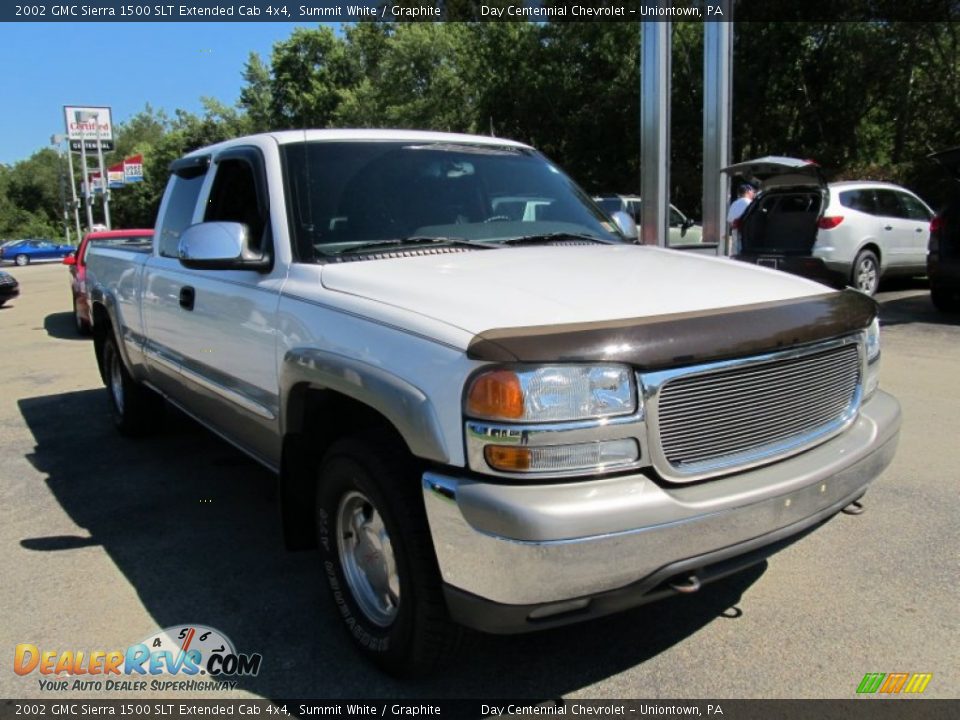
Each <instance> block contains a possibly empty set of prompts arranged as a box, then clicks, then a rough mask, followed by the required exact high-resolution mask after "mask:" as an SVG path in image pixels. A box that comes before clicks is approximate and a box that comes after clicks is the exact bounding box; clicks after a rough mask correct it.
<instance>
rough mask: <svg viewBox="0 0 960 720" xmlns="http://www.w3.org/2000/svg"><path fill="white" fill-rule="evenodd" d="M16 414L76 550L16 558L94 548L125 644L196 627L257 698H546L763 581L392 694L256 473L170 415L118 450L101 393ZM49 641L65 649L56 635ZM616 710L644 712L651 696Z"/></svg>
mask: <svg viewBox="0 0 960 720" xmlns="http://www.w3.org/2000/svg"><path fill="white" fill-rule="evenodd" d="M19 407H20V411H21V413H22V414H23V417H24V418H25V419H26V422H27V424H28V426H29V428H30V430H31V432H32V433H33V436H34V438H35V439H36V447H35V450H34V452H33V453H32V455H30V456H29V458H28V459H29V460H30V461H31V462H32V463H33V465H34V466H35V467H36V468H37V469H38V470H39V471H41V472H43V473H45V474H46V475H47V476H48V478H47V480H46V482H47V484H48V486H49V488H50V491H51V492H52V493H53V495H54V496H55V498H56V499H57V500H58V501H59V503H60V504H61V506H62V507H63V509H64V510H65V511H66V512H67V514H68V515H69V516H70V518H71V519H72V520H73V521H74V522H75V523H77V525H79V526H80V527H82V528H84V529H85V530H86V531H87V533H88V534H89V537H80V536H53V537H46V536H44V533H43V528H42V527H38V528H36V532H35V533H34V536H33V537H28V538H23V539H22V540H21V545H22V546H23V547H25V548H28V549H30V550H34V551H38V552H69V551H71V550H72V549H74V548H78V547H86V546H89V545H100V546H102V547H103V549H104V550H105V551H106V552H107V554H108V555H109V556H110V558H111V560H112V561H113V562H114V563H115V564H116V567H117V568H118V569H119V570H120V571H121V572H122V573H123V574H124V575H125V576H126V578H127V579H128V580H129V582H130V584H131V585H132V587H133V588H134V589H135V590H136V592H137V594H138V596H139V599H140V601H141V602H142V603H143V606H144V608H145V609H146V610H147V611H148V612H149V613H150V615H151V616H152V617H153V619H154V621H155V626H153V627H144V628H130V633H131V637H130V642H131V643H134V642H138V641H139V640H140V639H141V638H142V637H144V636H145V635H147V634H149V633H152V632H154V631H155V630H157V629H159V628H165V627H170V626H174V625H183V624H189V623H199V624H205V625H211V626H213V627H215V628H218V629H220V630H222V631H223V632H224V633H225V634H226V635H227V636H228V637H230V638H231V639H232V640H233V642H234V645H235V646H236V648H237V650H238V651H239V652H242V653H254V652H258V653H261V654H262V655H263V665H262V668H261V671H260V674H259V675H258V676H257V677H255V678H246V679H242V680H240V684H239V687H241V688H243V689H246V690H248V691H250V692H253V693H256V694H258V695H262V696H265V697H272V698H349V697H353V698H375V697H388V698H398V699H401V698H448V697H454V698H456V697H462V698H485V697H491V698H506V697H517V698H535V699H552V698H559V697H561V696H563V695H566V694H568V693H570V692H573V691H576V690H578V689H580V688H583V687H585V686H589V685H591V684H593V683H595V682H598V681H600V680H603V679H605V678H607V677H609V676H611V675H615V674H617V673H619V672H622V671H624V670H626V669H628V668H631V667H634V666H636V665H638V664H641V663H643V662H644V661H645V660H647V659H649V658H651V657H654V656H656V655H657V654H659V653H661V652H663V651H665V650H667V649H668V648H670V647H672V646H674V645H676V644H677V643H681V642H683V641H684V640H686V639H687V638H689V637H690V636H691V635H692V634H694V633H696V632H697V631H698V630H700V629H701V628H702V627H704V626H705V625H707V624H709V623H711V622H714V621H717V622H736V618H738V617H739V616H740V615H741V614H742V613H741V612H740V610H739V608H735V607H734V606H735V605H736V603H737V602H738V601H739V599H740V597H741V594H742V593H743V592H744V591H745V590H746V589H747V588H748V587H749V586H750V585H751V584H752V583H753V582H755V581H756V580H757V578H759V577H760V576H761V575H762V574H763V572H764V571H765V568H766V564H761V565H757V566H755V567H753V568H751V569H750V570H747V571H745V572H742V573H740V574H738V575H734V576H732V577H729V578H727V579H725V580H722V581H719V582H717V583H715V584H713V585H711V586H709V587H707V588H705V589H704V591H702V592H701V593H698V594H696V595H692V596H684V597H678V598H675V599H672V600H667V601H663V602H660V603H655V604H652V605H648V606H644V607H641V608H638V609H636V610H633V611H630V612H627V613H623V614H620V615H616V616H612V617H608V618H603V619H600V620H596V621H593V622H591V623H586V624H581V625H574V626H571V627H568V628H562V629H557V630H550V631H546V632H541V633H533V634H529V635H521V636H508V637H495V636H477V637H476V638H475V642H473V643H472V646H471V647H469V648H468V649H467V650H465V651H464V652H463V653H461V655H460V656H459V657H458V659H457V660H456V661H455V662H453V663H451V665H450V666H449V667H448V668H445V669H444V670H443V672H442V673H439V674H438V675H437V676H436V677H434V678H430V679H427V680H423V681H418V682H413V683H411V682H400V681H396V680H393V679H391V678H389V677H386V676H384V675H383V674H381V673H380V672H379V671H377V670H376V669H374V668H373V667H372V666H370V665H369V664H367V662H366V661H365V660H363V659H362V658H361V657H359V655H358V654H357V653H355V652H354V650H353V647H352V645H351V643H350V641H349V639H348V638H347V636H346V633H345V632H344V631H343V629H342V628H341V627H340V623H339V621H338V620H337V619H336V618H335V616H334V611H333V608H332V603H330V602H329V601H328V599H327V596H326V588H325V587H323V586H321V576H320V572H319V570H318V568H317V567H315V566H316V564H317V556H316V553H314V552H309V553H288V552H286V551H285V550H284V548H283V544H282V535H281V528H280V522H279V511H278V507H277V501H276V499H275V494H274V488H275V480H274V478H273V476H272V475H271V474H270V473H268V472H267V471H265V470H263V469H262V468H261V467H260V466H259V465H257V464H255V463H253V462H252V461H249V460H248V459H247V458H246V457H245V456H244V455H242V454H241V453H239V452H238V451H237V450H235V449H233V448H232V447H230V446H229V445H227V444H226V443H224V442H222V441H220V440H219V439H217V438H216V437H214V436H213V435H212V434H211V433H209V432H208V431H206V430H205V429H203V428H201V427H200V426H198V425H197V424H195V423H193V422H192V421H190V420H188V419H186V418H184V417H183V416H181V415H180V414H178V413H174V412H172V411H168V413H167V419H166V423H165V427H164V429H163V430H162V431H161V432H159V433H158V434H156V435H154V436H151V437H149V438H145V439H141V440H128V439H126V438H122V437H120V436H119V435H117V434H116V433H115V432H114V429H113V427H112V424H111V422H110V419H109V417H108V413H107V410H106V408H107V404H106V396H105V391H103V390H84V391H78V392H70V393H64V394H60V395H50V396H46V397H38V398H30V399H23V400H20V401H19ZM622 560H625V559H624V558H611V562H619V561H622ZM91 580H92V581H94V582H95V579H91ZM109 604H110V599H109V598H104V606H105V607H107V606H109ZM59 630H62V632H63V634H64V640H65V641H67V640H69V637H70V628H69V627H63V628H59ZM629 694H630V695H632V696H636V697H643V696H651V695H655V694H656V688H655V687H653V686H651V687H636V688H630V690H629Z"/></svg>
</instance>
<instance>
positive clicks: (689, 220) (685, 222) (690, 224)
mask: <svg viewBox="0 0 960 720" xmlns="http://www.w3.org/2000/svg"><path fill="white" fill-rule="evenodd" d="M696 224H697V221H696V220H694V219H693V218H684V220H683V225H682V227H683V229H684V230H689V229H690V228H692V227H693V226H694V225H696Z"/></svg>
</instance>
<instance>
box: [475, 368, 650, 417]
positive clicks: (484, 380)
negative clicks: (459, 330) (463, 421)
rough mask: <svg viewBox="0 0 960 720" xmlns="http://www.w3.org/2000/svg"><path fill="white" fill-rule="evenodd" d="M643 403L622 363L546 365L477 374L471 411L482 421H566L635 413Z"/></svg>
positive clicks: (628, 371)
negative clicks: (638, 397)
mask: <svg viewBox="0 0 960 720" xmlns="http://www.w3.org/2000/svg"><path fill="white" fill-rule="evenodd" d="M636 408H637V393H636V388H635V387H634V383H633V374H632V373H631V371H630V369H629V368H627V367H624V366H621V365H546V366H542V367H535V368H530V369H515V370H514V369H497V370H489V371H487V372H483V373H481V374H479V375H477V376H476V377H475V378H474V379H473V381H472V382H471V383H470V387H469V389H468V390H467V398H466V408H465V409H466V414H467V415H468V416H469V417H472V418H476V419H482V420H501V421H504V420H505V421H508V422H534V423H542V422H564V421H569V420H586V419H592V418H605V417H612V416H615V415H629V414H630V413H632V412H634V411H635V410H636Z"/></svg>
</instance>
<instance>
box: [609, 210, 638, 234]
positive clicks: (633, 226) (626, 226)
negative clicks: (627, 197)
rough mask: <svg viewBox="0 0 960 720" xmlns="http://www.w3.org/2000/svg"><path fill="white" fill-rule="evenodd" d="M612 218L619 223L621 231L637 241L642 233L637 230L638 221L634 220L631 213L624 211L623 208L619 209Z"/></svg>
mask: <svg viewBox="0 0 960 720" xmlns="http://www.w3.org/2000/svg"><path fill="white" fill-rule="evenodd" d="M610 218H611V219H612V220H613V222H615V223H616V224H617V227H618V228H620V232H622V233H623V234H624V236H625V237H626V238H627V240H631V241H633V242H636V241H637V238H639V236H640V233H639V232H638V231H637V223H635V222H634V221H633V218H632V217H630V214H629V213H626V212H624V211H623V210H617V211H616V212H615V213H613V215H611V216H610Z"/></svg>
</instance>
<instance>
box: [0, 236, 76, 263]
mask: <svg viewBox="0 0 960 720" xmlns="http://www.w3.org/2000/svg"><path fill="white" fill-rule="evenodd" d="M74 250H76V248H75V247H74V246H73V245H60V244H58V243H55V242H53V240H16V241H14V242H12V243H8V244H6V245H4V246H3V247H0V260H12V261H13V262H14V263H15V264H16V265H20V266H23V265H29V264H30V263H32V262H36V261H38V260H59V259H60V258H63V257H66V256H67V255H69V254H70V253H72V252H73V251H74Z"/></svg>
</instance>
